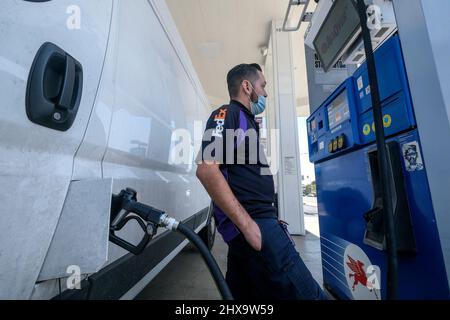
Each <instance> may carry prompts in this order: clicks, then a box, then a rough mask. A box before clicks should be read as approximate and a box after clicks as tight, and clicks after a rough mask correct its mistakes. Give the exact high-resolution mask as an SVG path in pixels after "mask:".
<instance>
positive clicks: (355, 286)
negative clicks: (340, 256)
mask: <svg viewBox="0 0 450 320" xmlns="http://www.w3.org/2000/svg"><path fill="white" fill-rule="evenodd" d="M344 270H345V277H346V279H347V285H348V288H349V290H350V292H351V294H352V295H353V298H354V299H356V300H380V297H381V295H380V289H381V288H380V268H379V267H378V266H374V265H372V263H371V262H370V259H369V258H368V257H367V255H366V254H365V253H364V251H362V249H361V248H359V247H358V246H356V245H354V244H350V245H349V246H347V248H346V249H345V254H344Z"/></svg>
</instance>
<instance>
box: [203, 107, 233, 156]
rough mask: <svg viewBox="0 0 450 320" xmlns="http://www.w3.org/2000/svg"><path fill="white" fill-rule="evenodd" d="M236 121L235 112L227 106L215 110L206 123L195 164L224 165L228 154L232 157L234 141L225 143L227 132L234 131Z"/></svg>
mask: <svg viewBox="0 0 450 320" xmlns="http://www.w3.org/2000/svg"><path fill="white" fill-rule="evenodd" d="M237 127H238V119H237V117H236V114H235V112H233V110H231V109H230V107H228V106H224V107H221V108H219V109H217V110H215V111H214V112H213V113H212V114H211V116H210V117H209V119H208V122H207V123H206V129H205V133H204V134H203V140H202V146H201V149H200V152H199V154H198V155H197V159H196V162H197V163H201V162H203V161H205V162H215V163H217V164H225V163H226V162H227V149H228V150H229V151H228V154H230V151H231V155H230V156H233V155H234V149H235V148H236V145H235V139H230V141H227V130H233V132H234V130H236V129H237Z"/></svg>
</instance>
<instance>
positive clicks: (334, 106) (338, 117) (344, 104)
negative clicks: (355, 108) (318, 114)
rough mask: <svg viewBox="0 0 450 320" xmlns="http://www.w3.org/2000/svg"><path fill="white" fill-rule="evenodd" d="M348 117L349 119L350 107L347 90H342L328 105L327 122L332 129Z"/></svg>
mask: <svg viewBox="0 0 450 320" xmlns="http://www.w3.org/2000/svg"><path fill="white" fill-rule="evenodd" d="M348 119H350V109H349V107H348V99H347V90H344V91H343V92H342V93H341V94H340V95H338V96H337V97H336V99H334V100H333V102H332V103H331V104H330V105H329V106H328V124H329V125H330V129H332V128H334V127H336V126H338V125H340V124H341V123H342V122H344V121H346V120H348Z"/></svg>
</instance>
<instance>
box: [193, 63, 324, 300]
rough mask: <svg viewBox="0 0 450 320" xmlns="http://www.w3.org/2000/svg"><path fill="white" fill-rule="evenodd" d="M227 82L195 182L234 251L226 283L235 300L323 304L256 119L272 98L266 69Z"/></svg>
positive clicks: (252, 68)
mask: <svg viewBox="0 0 450 320" xmlns="http://www.w3.org/2000/svg"><path fill="white" fill-rule="evenodd" d="M227 82H228V91H229V94H230V98H231V102H230V104H229V105H227V106H223V107H221V108H219V109H217V110H216V111H214V112H213V113H212V115H211V117H210V118H209V120H208V123H207V125H206V131H205V135H204V137H203V143H202V150H201V152H200V153H199V158H197V162H199V165H198V169H197V177H198V178H199V180H200V181H201V182H202V184H203V186H204V187H205V189H206V190H207V191H208V193H209V195H210V196H211V198H212V199H213V203H214V214H215V218H216V221H217V225H218V231H219V232H220V233H221V234H222V236H223V238H224V240H225V242H227V244H228V248H229V250H228V259H227V260H228V261H227V273H226V281H227V283H228V285H229V287H230V289H231V292H232V294H233V296H234V298H235V299H325V295H324V293H323V291H322V290H321V288H320V286H319V285H318V284H317V283H316V281H315V280H314V279H313V278H312V276H311V273H310V272H309V270H308V269H307V268H306V266H305V265H304V263H303V261H302V259H301V258H300V256H299V254H298V252H297V251H296V249H295V247H294V245H293V242H291V240H290V236H289V234H288V233H287V229H286V228H285V226H284V225H283V224H281V223H280V222H279V221H278V219H277V216H278V213H277V209H276V207H275V206H274V201H275V191H274V182H273V176H272V175H271V174H270V171H269V170H268V165H267V161H266V159H265V156H264V154H263V152H260V151H262V150H261V148H260V145H259V126H258V124H257V123H256V121H255V115H257V114H260V113H262V112H264V109H265V100H266V97H267V93H266V90H265V87H266V80H265V78H264V75H263V73H262V70H261V67H260V66H259V65H257V64H242V65H238V66H236V67H234V68H233V69H232V70H231V71H230V72H229V73H228V76H227ZM202 160H203V161H202Z"/></svg>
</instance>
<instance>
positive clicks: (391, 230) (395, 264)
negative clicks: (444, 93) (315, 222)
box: [306, 0, 449, 300]
mask: <svg viewBox="0 0 450 320" xmlns="http://www.w3.org/2000/svg"><path fill="white" fill-rule="evenodd" d="M325 2H327V1H325ZM357 2H358V5H360V7H359V9H360V12H359V13H360V14H361V12H363V15H364V17H365V12H364V11H365V9H366V7H365V4H364V1H362V0H361V1H357ZM357 2H356V1H353V0H340V1H335V2H334V3H333V4H332V5H331V4H330V6H328V7H327V6H326V5H324V4H323V3H322V7H327V8H326V10H328V14H326V15H324V14H323V12H321V14H319V16H321V17H322V21H320V22H319V24H320V27H317V26H315V28H313V29H311V28H310V30H313V34H311V32H310V33H309V34H308V35H307V37H306V39H307V41H308V39H309V41H310V43H312V44H313V45H314V48H315V49H316V51H317V54H318V56H319V58H320V59H321V61H322V64H323V66H324V68H325V70H328V69H330V68H331V66H333V64H334V63H335V62H336V61H337V59H339V58H341V57H343V56H344V57H347V58H346V60H345V61H346V62H347V63H349V62H351V61H350V60H351V59H354V60H357V61H358V68H357V70H356V71H355V72H354V73H353V75H352V76H351V77H349V78H348V79H347V80H345V81H344V82H343V83H342V84H341V85H340V86H339V87H338V88H337V89H336V90H335V91H334V92H333V93H332V94H331V95H330V96H329V97H328V98H327V99H326V100H325V101H324V102H323V103H320V105H317V106H312V109H313V110H314V111H313V113H312V114H311V116H310V118H309V119H308V120H307V128H308V142H309V154H310V161H311V162H313V163H314V164H315V171H316V183H317V196H318V210H319V223H320V232H321V253H322V268H323V279H324V286H325V288H326V289H327V290H328V291H330V292H331V293H332V294H334V295H335V296H337V297H338V298H341V299H364V300H367V299H374V300H381V299H387V298H398V299H448V298H449V286H448V279H447V273H446V269H445V262H444V256H443V251H442V248H441V241H440V238H439V233H438V228H437V224H436V217H435V213H434V208H433V203H432V199H431V192H430V188H429V183H428V177H427V168H426V163H425V160H424V157H423V154H422V147H421V140H420V128H418V126H417V122H416V119H415V114H414V105H413V100H412V97H411V93H410V89H409V84H408V77H407V71H406V67H405V63H404V56H403V51H402V44H401V38H400V36H399V34H398V32H397V29H396V26H395V25H394V24H393V23H392V22H393V20H392V17H395V15H394V11H393V7H392V3H391V5H390V6H389V3H390V2H391V1H369V2H373V3H377V2H378V3H380V4H382V6H381V7H378V8H377V9H376V10H380V11H379V13H381V17H382V16H383V12H384V16H385V17H389V19H387V20H389V23H387V24H386V25H385V26H384V28H385V29H384V31H383V32H382V31H381V30H380V28H381V29H382V30H383V24H381V25H380V28H379V29H378V30H372V29H370V30H369V28H368V27H367V26H363V27H361V24H360V18H362V16H361V17H360V15H358V7H357ZM361 5H362V6H363V7H361ZM361 9H362V10H363V11H361ZM372 9H373V8H372ZM373 10H375V9H373ZM381 20H382V19H381ZM331 35H332V36H333V37H331ZM374 38H375V39H376V40H377V41H374ZM307 41H306V43H307ZM361 41H363V42H364V43H365V44H366V48H365V52H361ZM368 42H370V43H371V45H369V46H367V43H368ZM372 45H374V49H376V51H375V52H374V53H373V54H372V48H370V47H371V46H372ZM356 51H358V52H359V53H358V54H355V52H356ZM361 55H363V56H364V57H365V58H367V59H366V61H364V59H363V58H362V57H361ZM360 62H362V64H359V63H360ZM374 84H375V85H374ZM377 116H378V117H379V118H378V119H377ZM380 129H383V131H382V132H381V131H380ZM380 133H381V134H380ZM380 151H381V152H380ZM380 153H381V154H380Z"/></svg>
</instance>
